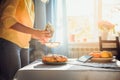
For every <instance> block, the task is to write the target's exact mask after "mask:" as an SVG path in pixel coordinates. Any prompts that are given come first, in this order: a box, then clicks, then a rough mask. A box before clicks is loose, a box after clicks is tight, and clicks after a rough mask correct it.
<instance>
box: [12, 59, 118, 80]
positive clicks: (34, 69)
mask: <svg viewBox="0 0 120 80" xmlns="http://www.w3.org/2000/svg"><path fill="white" fill-rule="evenodd" d="M91 64H93V65H95V66H92V67H91ZM105 66H106V65H105ZM109 66H110V65H108V66H107V67H104V68H103V67H102V68H98V66H96V63H81V62H78V61H76V60H73V59H69V61H68V63H67V64H65V65H45V64H43V63H42V62H41V60H36V61H35V62H33V63H31V64H30V65H28V66H25V67H23V68H21V69H20V70H18V72H17V73H16V75H15V77H14V80H120V68H119V67H118V68H116V67H115V66H113V65H111V66H112V67H109Z"/></svg>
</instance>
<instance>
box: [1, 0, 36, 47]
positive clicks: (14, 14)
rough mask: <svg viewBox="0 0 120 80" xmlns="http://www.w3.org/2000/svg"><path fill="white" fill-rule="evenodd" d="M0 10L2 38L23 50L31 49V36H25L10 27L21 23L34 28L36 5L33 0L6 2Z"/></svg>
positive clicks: (11, 0)
mask: <svg viewBox="0 0 120 80" xmlns="http://www.w3.org/2000/svg"><path fill="white" fill-rule="evenodd" d="M0 7H1V9H0V38H4V39H6V40H8V41H11V42H13V43H15V44H17V45H18V46H20V47H22V48H28V47H29V41H30V39H31V35H30V34H25V33H22V32H18V31H16V30H13V29H11V28H10V27H11V26H12V25H14V24H15V23H16V22H19V23H21V24H23V25H25V26H27V27H31V28H33V24H34V4H33V1H32V0H6V2H5V3H4V4H1V6H0Z"/></svg>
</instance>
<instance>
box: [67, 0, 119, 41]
mask: <svg viewBox="0 0 120 80" xmlns="http://www.w3.org/2000/svg"><path fill="white" fill-rule="evenodd" d="M119 5H120V1H119V0H66V10H67V26H68V36H69V42H93V41H94V42H97V41H98V36H99V29H98V27H97V23H98V21H99V20H107V21H110V22H112V23H114V24H115V25H116V26H115V32H117V31H118V30H119V28H118V26H120V23H119V21H120V20H119V19H120V6H119ZM119 31H120V30H119Z"/></svg>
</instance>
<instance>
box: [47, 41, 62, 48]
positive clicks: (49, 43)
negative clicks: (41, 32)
mask: <svg viewBox="0 0 120 80" xmlns="http://www.w3.org/2000/svg"><path fill="white" fill-rule="evenodd" d="M45 45H46V46H47V47H50V48H55V47H58V46H59V45H60V42H46V43H45Z"/></svg>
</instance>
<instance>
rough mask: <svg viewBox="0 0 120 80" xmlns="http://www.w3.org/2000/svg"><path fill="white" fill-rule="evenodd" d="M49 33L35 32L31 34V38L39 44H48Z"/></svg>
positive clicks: (43, 31)
mask: <svg viewBox="0 0 120 80" xmlns="http://www.w3.org/2000/svg"><path fill="white" fill-rule="evenodd" d="M51 37H52V36H51V33H50V32H49V31H45V30H35V31H34V33H33V34H32V38H34V39H38V40H39V41H40V42H41V43H43V44H44V43H45V42H48V41H49V40H50V38H51Z"/></svg>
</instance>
